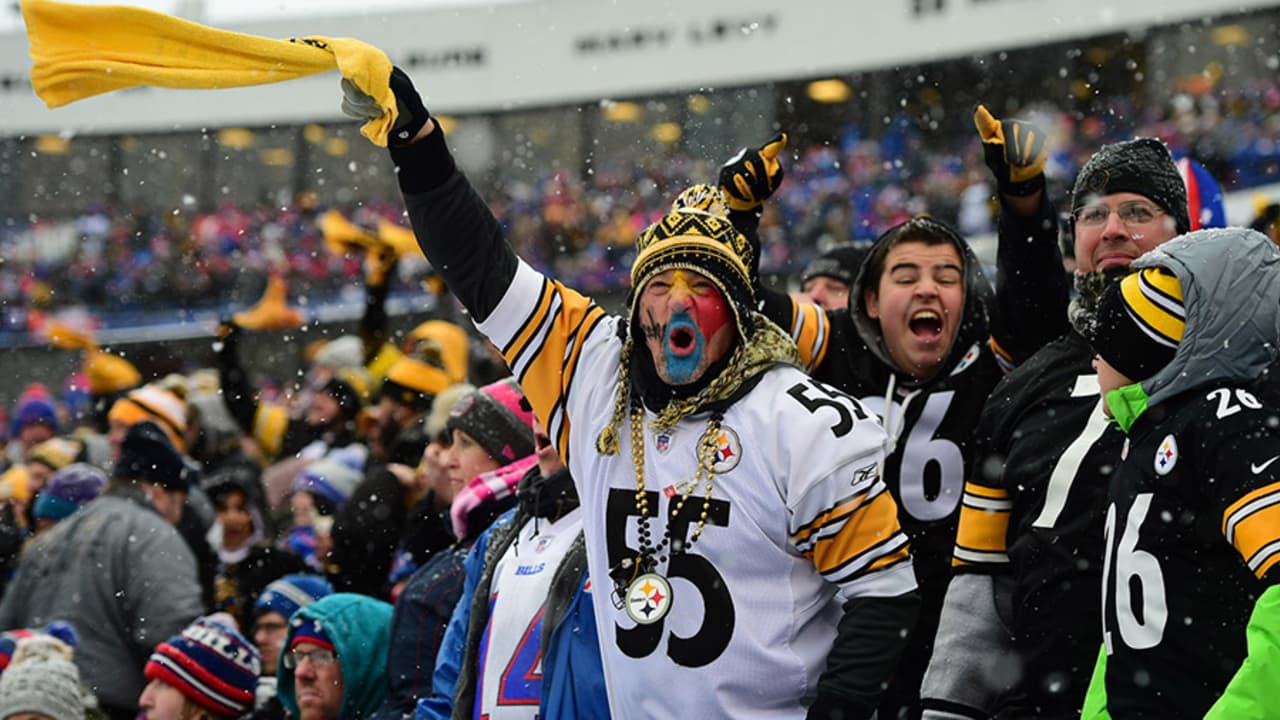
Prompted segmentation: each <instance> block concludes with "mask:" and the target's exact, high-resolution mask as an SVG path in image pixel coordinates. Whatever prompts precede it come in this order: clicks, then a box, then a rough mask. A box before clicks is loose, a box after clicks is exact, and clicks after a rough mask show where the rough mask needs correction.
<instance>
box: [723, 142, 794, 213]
mask: <svg viewBox="0 0 1280 720" xmlns="http://www.w3.org/2000/svg"><path fill="white" fill-rule="evenodd" d="M786 146H787V134H786V133H779V134H778V135H777V136H776V137H774V138H773V139H772V140H770V141H769V142H767V143H765V144H764V145H762V146H761V147H760V148H759V149H753V148H743V149H742V150H740V151H739V152H738V154H737V155H734V156H733V157H732V158H730V159H729V161H728V162H726V163H725V164H724V165H721V166H720V189H722V190H724V195H725V199H726V200H727V201H728V203H729V209H730V210H740V211H741V210H756V209H758V208H759V207H760V205H761V204H762V203H764V201H765V200H768V199H769V196H771V195H773V193H774V191H776V190H777V189H778V186H779V185H781V184H782V176H783V172H782V163H780V162H778V154H779V153H781V152H782V149H783V148H785V147H786Z"/></svg>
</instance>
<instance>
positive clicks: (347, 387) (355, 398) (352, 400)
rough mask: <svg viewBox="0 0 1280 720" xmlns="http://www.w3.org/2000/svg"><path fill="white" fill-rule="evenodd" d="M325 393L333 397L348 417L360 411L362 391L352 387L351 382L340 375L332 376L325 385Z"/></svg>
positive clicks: (352, 416)
mask: <svg viewBox="0 0 1280 720" xmlns="http://www.w3.org/2000/svg"><path fill="white" fill-rule="evenodd" d="M324 393H325V394H326V395H330V396H332V397H333V399H334V400H335V401H337V403H338V408H339V409H340V410H341V411H342V414H343V416H345V417H346V418H347V419H352V418H354V417H355V416H356V415H357V414H359V412H360V406H361V405H362V404H363V403H361V402H360V393H358V392H356V389H355V388H353V387H351V383H349V382H347V381H346V380H343V379H342V378H339V377H334V378H330V379H329V382H327V383H325V385H324Z"/></svg>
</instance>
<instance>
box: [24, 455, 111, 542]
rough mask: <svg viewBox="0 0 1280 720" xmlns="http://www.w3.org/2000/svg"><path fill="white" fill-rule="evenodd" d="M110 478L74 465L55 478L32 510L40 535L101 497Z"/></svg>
mask: <svg viewBox="0 0 1280 720" xmlns="http://www.w3.org/2000/svg"><path fill="white" fill-rule="evenodd" d="M106 486H107V476H106V475H104V474H103V472H102V471H101V470H99V469H98V468H96V467H94V466H92V465H88V464H85V463H74V464H72V465H68V466H67V467H64V468H62V469H61V470H59V471H58V472H56V473H54V474H53V477H52V478H51V479H50V480H49V483H48V484H47V485H45V487H44V489H43V490H42V491H41V492H40V494H39V495H38V496H37V497H36V501H35V504H34V505H33V506H32V508H33V509H32V517H33V518H34V519H35V529H36V532H37V533H42V532H44V531H46V530H48V529H49V528H51V527H53V526H54V525H56V524H58V523H59V522H61V521H62V520H65V519H66V518H67V517H69V516H70V515H71V514H72V513H74V512H76V511H77V510H79V509H80V508H82V507H84V506H85V505H86V504H88V503H89V502H90V501H92V500H94V499H95V498H97V497H98V496H99V495H101V494H102V491H103V489H104V488H106Z"/></svg>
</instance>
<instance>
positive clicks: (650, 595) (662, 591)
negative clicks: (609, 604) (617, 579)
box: [627, 573, 671, 625]
mask: <svg viewBox="0 0 1280 720" xmlns="http://www.w3.org/2000/svg"><path fill="white" fill-rule="evenodd" d="M670 609H671V583H669V582H667V579H666V578H664V577H662V576H661V575H659V574H657V573H645V574H643V575H641V576H640V577H638V578H636V579H635V580H632V581H631V584H630V585H628V586H627V615H628V616H630V617H631V619H632V620H635V621H636V623H637V624H639V625H652V624H653V623H656V622H658V621H659V620H661V619H662V618H664V617H666V615H667V611H668V610H670Z"/></svg>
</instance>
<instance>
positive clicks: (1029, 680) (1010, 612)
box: [921, 138, 1191, 720]
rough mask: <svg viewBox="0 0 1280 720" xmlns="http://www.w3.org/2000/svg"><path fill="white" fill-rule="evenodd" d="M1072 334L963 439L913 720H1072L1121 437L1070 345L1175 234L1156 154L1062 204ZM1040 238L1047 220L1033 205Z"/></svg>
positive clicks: (1096, 628) (992, 403)
mask: <svg viewBox="0 0 1280 720" xmlns="http://www.w3.org/2000/svg"><path fill="white" fill-rule="evenodd" d="M1071 205H1072V229H1073V233H1074V242H1075V256H1076V262H1077V271H1076V275H1075V284H1076V291H1077V293H1076V298H1075V299H1074V300H1073V301H1072V302H1071V305H1070V307H1069V309H1068V315H1069V317H1070V320H1071V326H1072V327H1071V329H1070V330H1069V331H1068V332H1067V333H1066V334H1065V335H1063V336H1062V337H1060V338H1059V339H1057V340H1055V341H1054V342H1052V343H1050V344H1048V345H1046V346H1045V347H1044V348H1042V349H1041V350H1040V351H1038V352H1037V353H1036V354H1035V355H1033V356H1032V357H1031V358H1030V359H1029V360H1027V361H1026V362H1025V363H1023V364H1022V365H1020V366H1018V368H1017V369H1015V370H1014V371H1013V372H1012V373H1011V374H1010V375H1008V376H1007V377H1006V378H1005V379H1004V380H1003V381H1002V382H1001V383H1000V384H999V385H997V386H996V389H995V390H994V391H993V392H992V394H991V396H990V397H989V398H988V400H987V404H986V406H985V407H984V408H983V411H982V415H981V419H980V420H979V425H978V428H977V431H976V432H975V434H974V438H975V441H976V444H977V445H976V448H975V450H974V452H975V457H976V458H977V459H976V461H975V462H974V463H972V464H971V465H970V466H969V467H970V469H971V470H970V474H969V477H968V478H967V479H966V482H965V492H964V499H963V501H962V505H961V510H960V525H959V529H958V531H957V535H956V547H955V551H954V556H953V558H952V566H953V568H954V571H955V574H954V576H953V578H952V580H951V584H950V586H949V587H948V589H947V597H946V601H945V605H944V608H943V613H942V619H941V621H940V624H939V629H938V633H937V636H936V641H935V644H934V652H933V657H932V659H931V661H930V664H929V670H928V672H927V673H926V675H925V679H924V686H923V688H922V691H921V694H922V697H923V698H924V702H923V704H924V707H925V713H924V717H925V718H927V719H931V720H950V719H952V718H977V717H983V718H985V717H997V718H1002V719H1004V718H1032V717H1034V718H1051V719H1052V718H1078V717H1079V714H1080V707H1081V705H1082V703H1083V699H1084V693H1085V689H1086V688H1087V687H1088V684H1089V675H1090V673H1091V672H1092V670H1093V666H1094V661H1095V660H1096V658H1097V655H1098V647H1099V646H1100V644H1101V626H1102V620H1101V618H1100V616H1099V615H1100V607H1101V605H1100V602H1099V597H1100V594H1099V593H1100V592H1101V576H1102V536H1103V533H1102V520H1103V515H1104V513H1105V512H1106V507H1107V483H1108V478H1109V475H1110V473H1111V471H1112V468H1113V466H1114V465H1115V464H1116V463H1118V462H1119V459H1120V453H1121V445H1122V443H1123V435H1122V433H1120V432H1119V431H1117V430H1116V429H1115V428H1114V427H1113V426H1109V425H1108V424H1107V423H1106V421H1105V419H1104V417H1103V414H1102V412H1101V409H1100V404H1101V402H1102V398H1101V395H1100V393H1099V389H1098V376H1097V374H1096V372H1095V371H1094V369H1093V367H1092V360H1093V351H1092V349H1091V348H1090V346H1089V343H1088V342H1087V341H1086V340H1085V339H1084V337H1083V336H1082V334H1081V330H1082V329H1087V328H1088V327H1089V326H1090V324H1091V323H1092V322H1094V319H1095V315H1096V304H1097V300H1098V298H1099V297H1101V295H1102V291H1103V290H1104V289H1106V287H1107V286H1108V285H1109V284H1111V283H1113V282H1116V281H1118V280H1119V279H1120V278H1121V277H1123V276H1124V275H1125V274H1126V272H1127V268H1128V266H1129V263H1130V262H1132V261H1133V260H1134V259H1136V258H1137V257H1139V256H1140V255H1142V254H1143V253H1145V252H1147V251H1148V250H1150V249H1152V248H1154V247H1156V246H1157V245H1160V244H1161V243H1164V242H1165V241H1167V240H1170V239H1172V238H1173V237H1175V236H1177V235H1180V234H1182V233H1185V232H1187V231H1189V230H1190V227H1191V223H1190V218H1189V214H1188V209H1187V191H1186V187H1185V185H1184V184H1183V180H1182V177H1181V175H1180V174H1179V172H1178V168H1177V166H1176V165H1175V164H1174V161H1173V157H1172V156H1171V155H1170V154H1169V150H1168V149H1167V148H1166V147H1165V146H1164V144H1163V143H1161V142H1160V141H1159V140H1155V139H1151V138H1139V139H1136V140H1130V141H1127V142H1122V143H1117V144H1115V145H1108V146H1106V147H1104V148H1102V149H1101V150H1099V151H1098V153H1097V154H1095V155H1094V156H1093V157H1092V158H1091V159H1090V160H1089V162H1088V163H1087V164H1086V165H1085V166H1084V168H1083V169H1082V170H1081V171H1080V174H1079V176H1078V177H1077V178H1076V184H1075V188H1074V190H1073V191H1072V203H1071ZM1045 208H1046V210H1045V211H1044V217H1043V218H1042V219H1041V221H1042V222H1044V223H1054V222H1056V220H1055V218H1054V217H1053V216H1052V215H1051V214H1050V213H1049V212H1048V210H1047V205H1046V206H1045Z"/></svg>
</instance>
